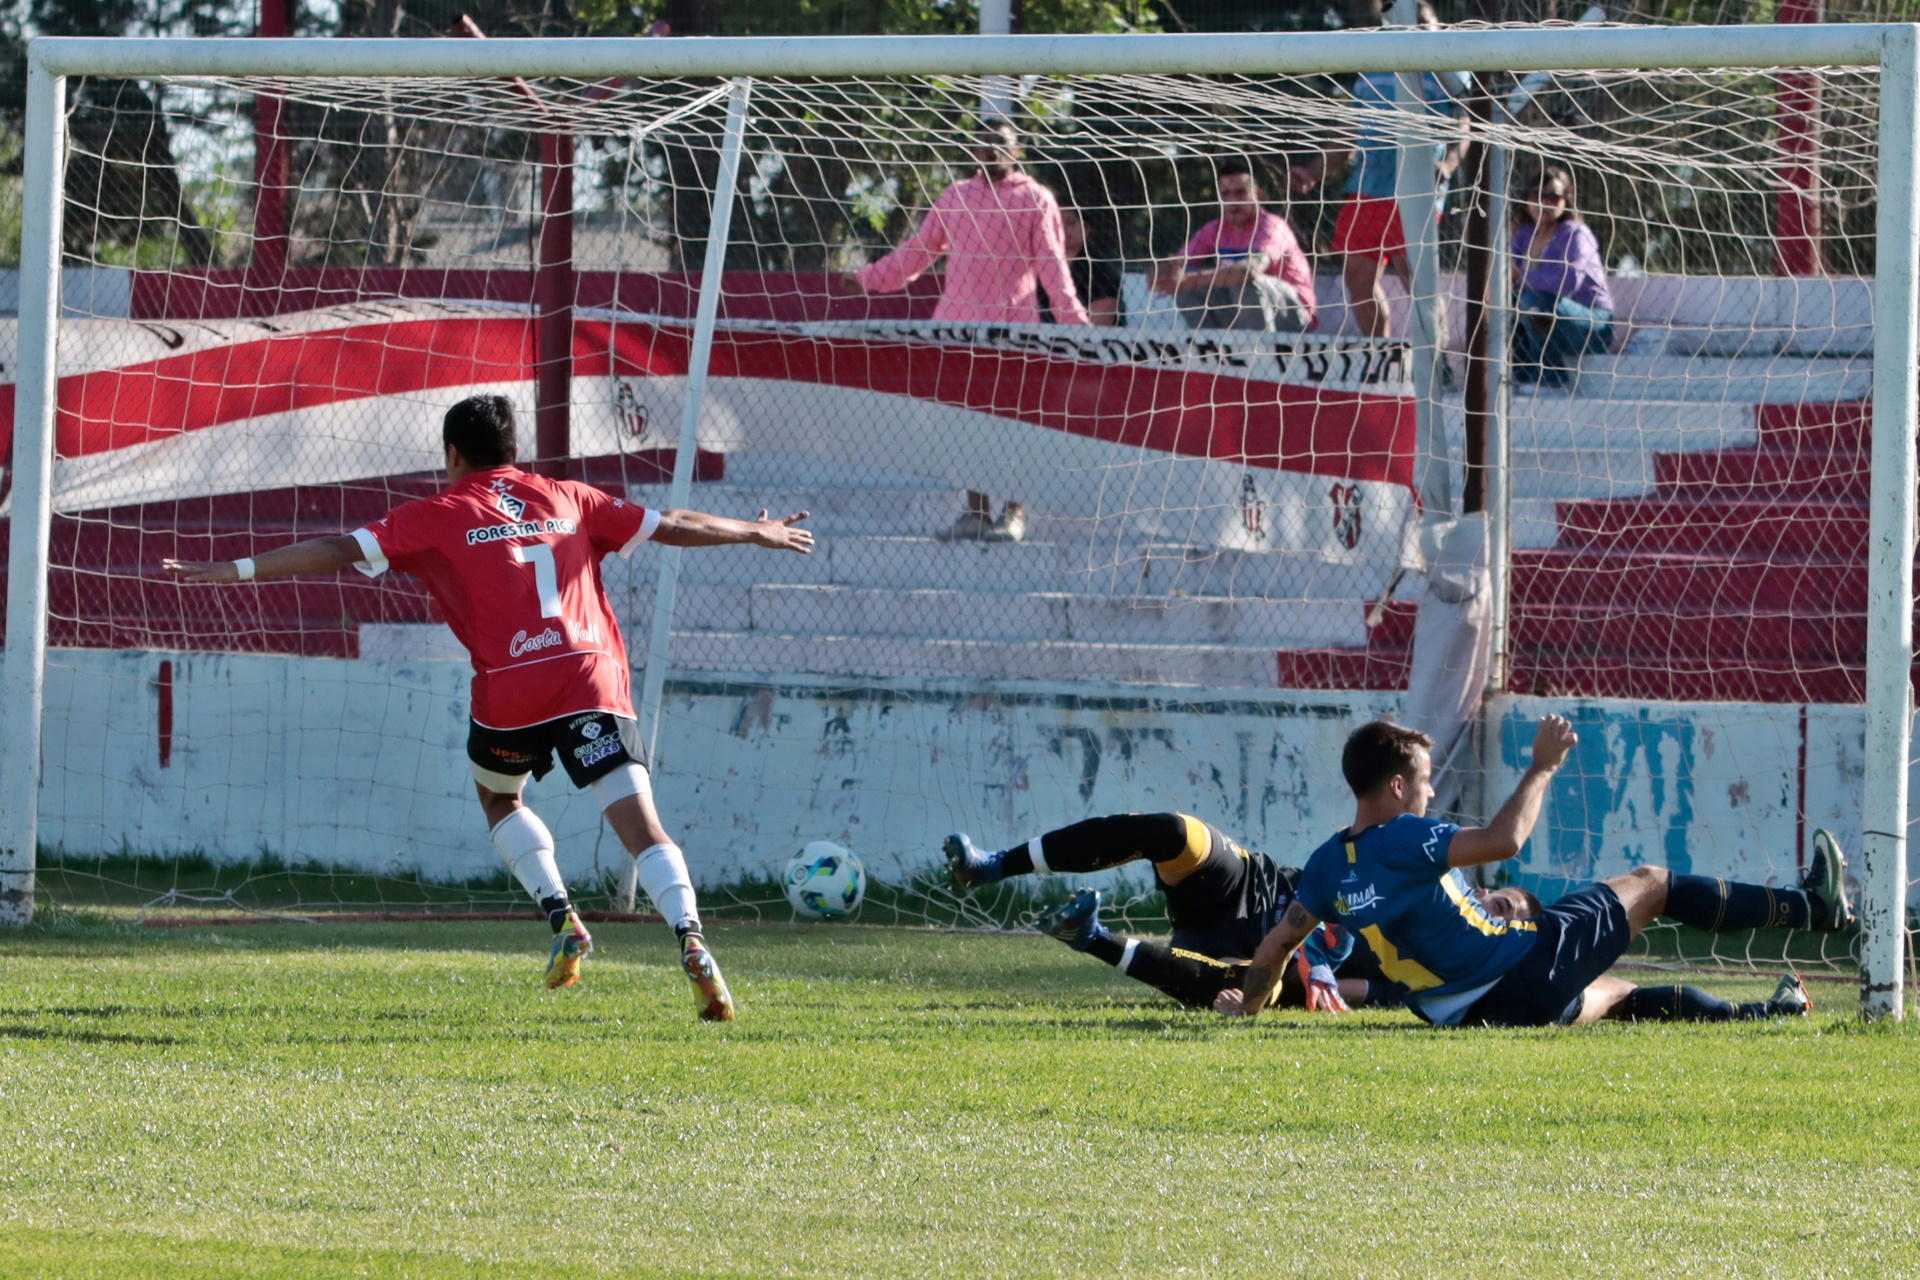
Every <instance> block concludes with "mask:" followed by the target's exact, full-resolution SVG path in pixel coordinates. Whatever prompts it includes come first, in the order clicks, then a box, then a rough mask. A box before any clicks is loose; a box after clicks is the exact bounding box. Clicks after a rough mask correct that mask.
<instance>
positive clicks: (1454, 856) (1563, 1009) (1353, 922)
mask: <svg viewBox="0 0 1920 1280" xmlns="http://www.w3.org/2000/svg"><path fill="white" fill-rule="evenodd" d="M1577 741H1578V737H1577V736H1576V735H1575V734H1574V732H1573V727H1572V725H1570V724H1569V723H1568V722H1567V721H1566V720H1565V719H1563V718H1561V717H1560V716H1547V717H1544V718H1543V719H1542V720H1541V721H1540V725H1539V728H1538V730H1537V731H1536V732H1535V734H1534V740H1533V760H1532V763H1531V764H1530V765H1529V767H1528V769H1527V771H1526V773H1525V774H1524V775H1523V776H1522V777H1521V779H1520V784H1519V786H1518V787H1516V788H1515V789H1514V793H1513V795H1512V797H1511V798H1510V799H1508V801H1507V802H1506V804H1504V805H1502V806H1501V808H1500V812H1499V813H1497V814H1496V815H1494V818H1493V820H1492V821H1491V822H1489V823H1488V824H1487V825H1486V826H1484V827H1465V828H1463V827H1458V826H1455V825H1454V824H1452V823H1450V822H1440V821H1437V820H1435V819H1432V818H1429V817H1427V816H1426V811H1427V803H1428V802H1429V801H1430V800H1431V799H1432V797H1433V788H1432V785H1431V778H1432V764H1431V761H1430V760H1429V758H1428V750H1429V748H1431V747H1432V745H1433V743H1432V740H1431V739H1429V738H1428V737H1427V736H1426V735H1425V734H1423V733H1419V732H1417V731H1416V730H1413V729H1407V728H1403V727H1402V726H1400V725H1395V724H1389V723H1387V722H1385V721H1374V722H1372V723H1370V724H1365V725H1362V726H1361V727H1360V728H1358V729H1356V730H1355V731H1354V732H1353V734H1352V736H1351V737H1349V738H1348V739H1347V745H1346V748H1345V750H1344V751H1343V752H1342V753H1341V759H1340V768H1341V772H1342V773H1343V774H1345V775H1346V780H1347V785H1348V786H1349V787H1350V788H1352V790H1353V794H1354V799H1355V813H1354V820H1353V825H1352V826H1350V827H1348V828H1347V829H1346V830H1344V831H1341V832H1338V833H1337V834H1335V835H1334V836H1333V838H1331V839H1330V840H1328V841H1327V842H1326V843H1325V844H1323V845H1321V846H1320V847H1319V848H1318V849H1316V850H1314V852H1313V855H1312V856H1311V857H1310V858H1308V860H1307V865H1306V868H1305V870H1304V871H1303V872H1302V874H1301V877H1300V882H1299V885H1298V887H1297V889H1296V891H1295V894H1294V899H1293V902H1292V904H1291V905H1290V906H1289V907H1288V908H1287V912H1286V915H1285V916H1284V917H1283V918H1282V919H1281V921H1280V923H1279V924H1277V925H1276V926H1274V928H1273V930H1272V932H1270V933H1269V934H1268V935H1267V936H1266V938H1265V939H1263V940H1262V941H1261V943H1260V945H1259V947H1257V948H1256V949H1255V951H1254V954H1253V959H1252V963H1251V964H1250V965H1249V966H1248V969H1247V974H1246V979H1245V981H1244V983H1243V984H1242V990H1241V992H1240V993H1239V995H1238V998H1237V999H1236V998H1234V993H1231V992H1230V993H1227V994H1226V995H1225V996H1224V997H1223V998H1222V999H1221V1000H1220V1001H1218V1002H1216V1004H1215V1007H1216V1008H1218V1009H1220V1010H1221V1011H1222V1012H1234V1013H1242V1014H1245V1015H1248V1016H1251V1015H1252V1014H1254V1013H1257V1012H1259V1010H1261V1009H1262V1008H1264V1007H1266V1005H1267V1003H1268V1001H1269V999H1270V998H1271V995H1272V991H1273V989H1274V987H1275V986H1276V985H1277V983H1278V980H1279V975H1280V972H1281V968H1282V965H1283V964H1284V963H1285V961H1286V960H1287V959H1288V957H1290V956H1291V955H1292V954H1293V952H1294V951H1295V949H1296V948H1298V947H1299V946H1300V944H1301V943H1302V942H1303V941H1304V940H1305V939H1306V937H1307V935H1308V934H1309V933H1310V932H1311V931H1312V930H1313V929H1314V928H1315V927H1316V926H1317V925H1319V924H1320V922H1322V921H1324V920H1334V921H1337V922H1339V923H1340V924H1342V925H1344V926H1346V927H1347V928H1349V929H1351V930H1353V931H1354V932H1355V933H1357V934H1359V936H1360V937H1361V938H1362V939H1363V940H1365V942H1366V943H1367V945H1368V946H1369V947H1370V948H1371V949H1372V951H1373V953H1374V955H1375V957H1376V958H1377V959H1378V961H1379V965H1380V969H1381V971H1382V973H1383V974H1384V975H1385V976H1386V978H1387V979H1388V980H1389V981H1390V982H1391V983H1393V984H1394V985H1396V986H1397V987H1398V988H1399V989H1400V990H1401V991H1403V992H1404V994H1405V999H1406V1003H1407V1005H1408V1007H1409V1008H1411V1009H1412V1010H1413V1011H1414V1012H1415V1013H1416V1014H1418V1015H1419V1016H1420V1017H1422V1018H1424V1019H1425V1020H1427V1021H1428V1022H1431V1023H1435V1024H1437V1025H1440V1026H1459V1025H1494V1026H1546V1025H1552V1024H1556V1023H1557V1024H1566V1023H1574V1022H1591V1021H1595V1020H1597V1019H1599V1018H1601V1017H1606V1016H1621V1013H1622V1009H1621V1001H1623V1000H1625V999H1626V998H1627V997H1626V995H1625V992H1624V991H1623V990H1621V988H1625V987H1628V986H1629V984H1624V983H1617V982H1616V983H1614V984H1613V985H1612V986H1609V985H1608V984H1605V983H1602V984H1600V986H1599V987H1598V988H1596V989H1595V992H1594V996H1593V998H1592V999H1589V998H1588V993H1589V988H1592V987H1595V984H1596V983H1597V982H1598V981H1599V980H1600V979H1601V978H1602V976H1603V975H1605V973H1606V971H1607V970H1608V969H1609V968H1610V967H1611V966H1612V965H1613V963H1614V961H1616V960H1618V959H1619V958H1620V956H1621V955H1622V954H1623V953H1624V952H1625V950H1626V948H1627V944H1628V943H1630V942H1631V941H1632V940H1633V939H1634V938H1636V937H1638V936H1639V935H1640V932H1641V931H1642V930H1643V929H1645V928H1646V927H1647V925H1649V924H1650V923H1652V922H1653V920H1654V919H1655V917H1658V916H1666V917H1668V918H1670V919H1673V920H1676V921H1678V922H1679V923H1681V924H1685V925H1690V926H1692V927H1694V928H1698V929H1704V930H1708V931H1710V932H1716V933H1720V932H1731V931H1734V930H1744V929H1755V928H1767V927H1774V928H1780V927H1784V928H1793V929H1812V930H1815V931H1819V932H1827V933H1832V932H1837V931H1839V930H1841V929H1844V928H1846V927H1847V926H1848V925H1849V924H1851V923H1852V920H1853V913H1852V911H1851V909H1850V908H1849V906H1848V904H1847V896H1846V887H1845V882H1844V876H1845V860H1844V859H1843V858H1842V857H1841V854H1840V849H1839V846H1838V845H1837V844H1836V843H1835V842H1834V840H1833V837H1832V836H1831V835H1830V834H1829V833H1827V832H1825V831H1822V832H1818V833H1817V834H1816V835H1815V837H1814V848H1813V858H1812V860H1811V864H1810V865H1809V867H1808V868H1807V872H1806V874H1805V876H1804V877H1803V879H1802V881H1801V883H1800V885H1799V886H1798V887H1797V888H1791V889H1775V888H1771V887H1769V886H1766V885H1753V884H1738V883H1734V882H1731V881H1726V880H1717V879H1714V878H1712V877H1710V876H1694V875H1681V874H1676V873H1674V872H1672V871H1669V870H1668V869H1667V868H1665V867H1636V868H1634V869H1633V870H1632V871H1629V872H1628V873H1626V874H1625V875H1620V876H1614V877H1612V878H1611V879H1608V880H1604V881H1601V882H1600V883H1599V884H1593V885H1588V886H1587V887H1585V888H1583V889H1579V890H1577V891H1575V892H1573V893H1570V894H1568V895H1567V896H1566V897H1564V898H1561V899H1560V900H1559V901H1558V902H1555V903H1553V904H1552V905H1551V906H1547V907H1543V908H1541V909H1540V910H1539V912H1538V914H1536V915H1532V916H1531V917H1526V916H1523V915H1521V914H1520V913H1518V912H1511V913H1509V912H1505V911H1496V910H1492V909H1490V908H1489V904H1488V903H1487V902H1485V901H1483V900H1482V899H1481V898H1479V897H1477V896H1476V895H1475V894H1474V893H1473V891H1472V890H1471V889H1470V888H1469V887H1468V885H1467V882H1466V878H1465V877H1464V876H1463V875H1462V874H1461V868H1464V867H1473V866H1481V865H1485V864H1488V863H1494V862H1501V861H1504V860H1505V859H1508V858H1511V857H1513V856H1515V855H1516V854H1518V853H1519V852H1520V847H1521V846H1522V845H1523V844H1525V843H1526V840H1527V837H1528V836H1529V835H1531V834H1532V832H1533V827H1534V823H1535V822H1536V821H1537V820H1538V818H1539V816H1540V804H1541V801H1542V799H1543V798H1544V796H1545V794H1546V789H1547V783H1548V781H1549V780H1550V779H1551V778H1552V776H1553V773H1554V771H1555V770H1556V769H1558V768H1559V767H1560V764H1561V762H1562V761H1563V760H1565V759H1566V756H1567V752H1568V751H1569V750H1571V749H1572V747H1573V745H1574V743H1575V742H1577ZM1792 985H1793V986H1794V987H1795V988H1798V987H1799V983H1798V981H1797V979H1796V980H1795V981H1794V982H1793V983H1792ZM1786 986H1787V984H1784V983H1783V984H1782V990H1783V992H1784V991H1785V988H1786ZM1801 994H1802V997H1803V996H1804V991H1802V993H1801ZM1789 1006H1792V1007H1789ZM1801 1011H1803V1009H1802V1008H1801V1007H1800V1001H1799V1000H1796V999H1792V998H1788V999H1785V1000H1783V1001H1782V1007H1781V1008H1780V1009H1779V1012H1781V1013H1788V1012H1801ZM1627 1016H1631V1013H1630V1011H1629V1012H1628V1013H1627Z"/></svg>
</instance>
